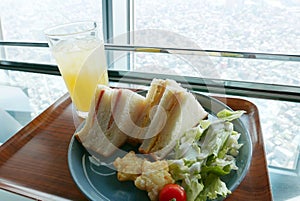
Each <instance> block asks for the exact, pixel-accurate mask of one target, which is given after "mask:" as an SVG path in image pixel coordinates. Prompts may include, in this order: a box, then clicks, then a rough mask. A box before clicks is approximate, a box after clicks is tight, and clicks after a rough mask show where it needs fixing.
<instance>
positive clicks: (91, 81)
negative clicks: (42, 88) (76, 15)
mask: <svg viewBox="0 0 300 201" xmlns="http://www.w3.org/2000/svg"><path fill="white" fill-rule="evenodd" d="M100 30H101V29H100V28H99V25H98V24H97V22H93V21H84V22H74V23H69V24H63V25H58V26H55V27H52V28H49V29H47V30H45V35H46V38H47V40H48V44H49V47H50V49H51V52H52V55H53V57H54V58H55V60H56V63H57V65H58V68H59V71H60V73H61V75H62V77H63V79H64V82H65V84H66V86H67V89H68V91H69V94H70V96H71V99H72V102H73V105H74V106H75V108H76V111H77V114H78V115H79V116H80V117H83V118H85V117H87V115H88V111H89V109H90V105H91V102H92V99H93V97H94V94H95V90H96V87H97V85H98V84H102V85H108V75H107V63H106V57H105V51H104V44H103V40H102V38H101V37H100V35H101V34H100Z"/></svg>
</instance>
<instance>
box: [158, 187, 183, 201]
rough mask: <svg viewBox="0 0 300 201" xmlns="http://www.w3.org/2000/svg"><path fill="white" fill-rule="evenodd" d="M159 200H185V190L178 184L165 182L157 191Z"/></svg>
mask: <svg viewBox="0 0 300 201" xmlns="http://www.w3.org/2000/svg"><path fill="white" fill-rule="evenodd" d="M158 198H159V201H171V200H172V201H173V200H174V201H175V200H176V201H186V192H185V190H184V188H183V187H182V186H180V185H178V184H166V185H165V186H164V187H163V189H162V190H161V191H160V192H159V197H158Z"/></svg>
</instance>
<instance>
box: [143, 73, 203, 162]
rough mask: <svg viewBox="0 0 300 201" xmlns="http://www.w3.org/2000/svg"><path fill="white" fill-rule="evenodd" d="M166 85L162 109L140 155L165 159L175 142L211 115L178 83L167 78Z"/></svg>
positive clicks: (161, 104)
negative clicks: (144, 154)
mask: <svg viewBox="0 0 300 201" xmlns="http://www.w3.org/2000/svg"><path fill="white" fill-rule="evenodd" d="M164 86H165V90H164V93H163V96H162V97H161V99H160V102H159V104H158V106H157V108H159V109H158V110H157V111H156V114H155V115H154V118H153V119H152V121H151V124H150V126H149V129H148V130H147V132H146V134H145V139H144V140H143V143H142V144H141V146H140V148H139V151H140V152H141V153H147V154H149V153H151V154H152V155H153V156H154V157H155V158H156V159H162V158H164V157H165V156H166V155H167V154H168V153H169V152H170V151H171V150H172V149H173V147H174V146H175V143H176V140H177V139H179V138H180V137H181V136H182V135H183V134H184V132H185V131H186V130H187V129H190V128H192V127H194V126H196V125H197V124H198V123H199V121H200V120H201V119H203V118H205V117H206V116H207V114H208V113H207V112H206V111H205V110H204V109H203V107H202V106H201V105H200V103H199V102H198V101H197V100H196V99H195V97H194V96H193V95H192V94H191V93H189V92H188V91H186V90H185V89H184V88H182V87H181V86H180V85H179V84H178V83H176V82H175V81H173V80H168V79H167V80H165V85H164ZM158 129H159V130H160V131H159V132H158ZM157 132H158V133H157Z"/></svg>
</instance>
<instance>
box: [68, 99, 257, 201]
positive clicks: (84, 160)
mask: <svg viewBox="0 0 300 201" xmlns="http://www.w3.org/2000/svg"><path fill="white" fill-rule="evenodd" d="M194 95H195V97H196V98H197V99H198V101H199V102H200V103H201V105H202V106H203V108H204V109H205V110H206V111H207V112H208V113H209V118H211V119H213V118H215V116H216V114H217V113H218V112H219V111H220V110H222V109H224V108H227V109H230V108H228V107H227V106H226V105H225V104H223V103H222V102H220V101H218V100H216V99H214V98H211V97H209V96H205V95H202V94H199V93H195V94H194ZM232 123H233V124H234V129H235V130H236V131H238V132H239V133H241V136H240V139H239V143H242V144H244V145H243V146H242V147H241V149H240V153H239V155H238V156H237V161H236V164H237V166H238V167H239V169H238V170H237V171H231V173H230V174H229V175H226V177H224V178H223V181H224V182H225V183H226V185H227V187H228V189H229V190H231V191H234V190H235V189H236V187H237V186H238V185H239V184H240V182H241V181H242V180H243V179H244V177H245V175H246V173H247V171H248V169H249V166H250V162H251V157H252V143H251V138H250V135H249V133H248V131H247V130H246V128H245V126H244V125H243V123H242V121H241V120H240V119H237V120H235V121H233V122H232ZM90 159H91V157H90V154H89V153H88V152H87V151H86V150H85V149H84V147H83V146H82V145H81V144H80V143H79V142H78V141H77V140H76V139H75V138H74V137H73V138H72V139H71V141H70V145H69V150H68V165H69V169H70V172H71V175H72V177H73V179H74V181H75V183H76V184H77V186H78V187H79V189H80V190H81V191H82V192H83V193H84V194H85V196H86V197H87V198H88V199H90V200H111V201H115V200H118V201H135V200H137V201H140V200H149V198H148V195H147V192H146V191H141V190H139V189H137V188H136V187H135V186H134V184H133V181H128V182H119V181H118V180H117V175H116V172H115V171H114V170H112V169H111V168H108V167H107V166H105V165H97V164H95V163H94V162H92V160H90ZM219 200H222V198H220V199H219Z"/></svg>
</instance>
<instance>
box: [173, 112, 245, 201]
mask: <svg viewBox="0 0 300 201" xmlns="http://www.w3.org/2000/svg"><path fill="white" fill-rule="evenodd" d="M244 113H245V112H244V111H241V110H239V111H230V110H227V109H224V110H222V111H220V112H219V113H218V114H217V117H218V119H217V120H216V121H213V122H211V121H209V120H202V121H200V122H199V125H198V126H197V127H195V128H192V129H190V130H188V131H186V132H185V133H184V135H183V137H182V138H181V139H179V140H178V141H177V144H176V146H175V148H174V151H173V155H172V159H169V160H168V163H169V170H170V173H171V175H172V177H173V178H174V180H175V181H176V182H177V183H179V184H180V185H182V186H183V187H184V189H185V190H186V193H187V200H188V201H205V200H207V199H216V198H217V197H218V196H223V197H226V196H227V195H228V194H230V193H231V192H230V190H228V188H227V187H226V184H225V183H224V182H223V181H222V180H221V177H222V176H224V175H227V174H229V173H230V172H231V171H232V170H237V169H238V167H237V166H236V160H235V157H236V156H237V155H238V153H239V149H240V147H241V146H242V144H239V142H238V139H239V137H240V134H239V133H238V132H236V131H234V128H233V124H232V123H231V121H233V120H235V119H237V118H239V117H241V116H242V114H244Z"/></svg>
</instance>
